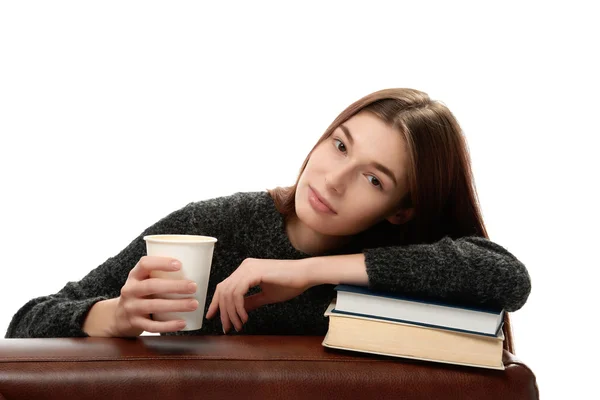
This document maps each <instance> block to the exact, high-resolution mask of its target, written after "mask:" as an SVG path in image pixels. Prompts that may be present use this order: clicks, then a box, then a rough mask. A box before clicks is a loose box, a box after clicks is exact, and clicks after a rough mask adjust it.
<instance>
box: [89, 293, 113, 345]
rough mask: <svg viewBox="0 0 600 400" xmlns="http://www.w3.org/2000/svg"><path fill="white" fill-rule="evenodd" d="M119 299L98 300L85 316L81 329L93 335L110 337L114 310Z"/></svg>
mask: <svg viewBox="0 0 600 400" xmlns="http://www.w3.org/2000/svg"><path fill="white" fill-rule="evenodd" d="M118 301H119V299H118V298H114V299H108V300H100V301H99V302H97V303H95V304H94V305H93V306H92V308H90V311H89V312H88V314H87V317H86V318H85V321H84V323H83V327H82V330H83V331H84V332H85V333H87V334H88V335H89V336H93V337H112V336H115V335H114V332H113V326H114V320H115V310H116V308H117V303H118Z"/></svg>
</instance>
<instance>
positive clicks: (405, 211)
mask: <svg viewBox="0 0 600 400" xmlns="http://www.w3.org/2000/svg"><path fill="white" fill-rule="evenodd" d="M414 215H415V209H414V208H402V209H400V210H398V211H396V213H394V214H393V215H391V216H390V217H387V218H386V219H387V220H388V221H389V222H390V223H392V224H394V225H400V224H404V223H405V222H408V221H410V219H411V218H412V217H413V216H414Z"/></svg>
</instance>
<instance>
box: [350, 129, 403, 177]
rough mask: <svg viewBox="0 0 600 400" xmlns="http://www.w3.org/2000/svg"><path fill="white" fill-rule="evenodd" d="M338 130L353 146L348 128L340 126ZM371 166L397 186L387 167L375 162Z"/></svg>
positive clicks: (392, 174)
mask: <svg viewBox="0 0 600 400" xmlns="http://www.w3.org/2000/svg"><path fill="white" fill-rule="evenodd" d="M340 129H341V130H342V132H343V133H344V135H345V136H346V138H348V142H350V144H351V145H354V138H353V137H352V134H351V133H350V130H349V129H348V127H347V126H346V125H344V124H340ZM371 165H372V166H373V167H375V168H376V169H378V170H379V171H381V172H383V173H384V174H386V175H387V176H388V177H389V178H390V179H391V180H392V182H394V185H395V186H398V181H397V180H396V177H395V176H394V173H393V172H392V170H391V169H389V168H388V167H386V166H385V165H383V164H380V163H378V162H377V161H372V162H371Z"/></svg>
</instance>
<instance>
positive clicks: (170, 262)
mask: <svg viewBox="0 0 600 400" xmlns="http://www.w3.org/2000/svg"><path fill="white" fill-rule="evenodd" d="M180 268H181V263H180V262H179V261H178V260H176V259H174V258H170V257H158V256H143V257H142V258H140V261H138V263H137V264H136V266H135V267H133V269H132V270H131V271H130V272H129V277H130V278H134V279H136V280H138V281H141V280H144V279H146V278H148V277H149V276H150V273H151V272H152V271H167V272H173V271H177V270H179V269H180Z"/></svg>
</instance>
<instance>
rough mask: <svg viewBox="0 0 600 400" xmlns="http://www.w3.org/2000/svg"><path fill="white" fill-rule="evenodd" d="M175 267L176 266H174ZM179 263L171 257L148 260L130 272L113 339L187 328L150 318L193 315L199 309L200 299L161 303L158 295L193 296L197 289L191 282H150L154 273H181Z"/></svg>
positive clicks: (119, 299)
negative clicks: (166, 314)
mask: <svg viewBox="0 0 600 400" xmlns="http://www.w3.org/2000/svg"><path fill="white" fill-rule="evenodd" d="M174 263H175V264H174ZM180 268H181V263H179V261H177V260H175V259H173V258H168V257H156V256H144V257H142V258H141V259H140V261H139V262H138V263H137V265H136V266H135V267H134V268H133V269H132V270H131V271H130V272H129V277H128V278H127V281H126V282H125V285H123V287H122V288H121V296H119V297H118V298H117V299H118V302H117V306H116V310H115V315H114V321H112V328H111V329H110V331H111V333H112V334H111V336H126V337H128V336H138V335H140V334H141V333H142V332H144V331H146V332H153V333H160V332H174V331H178V330H180V329H182V328H183V327H184V326H185V321H183V320H173V321H153V320H152V319H150V314H153V313H160V312H174V311H184V312H185V311H193V310H195V309H196V308H198V301H197V300H196V299H190V298H187V299H157V298H152V296H153V295H155V294H165V293H180V294H189V295H191V294H193V293H194V292H195V291H196V289H197V285H196V283H195V282H192V281H188V280H179V279H177V280H175V279H160V278H150V273H151V272H152V271H170V272H173V271H177V270H179V269H180Z"/></svg>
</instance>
